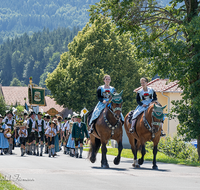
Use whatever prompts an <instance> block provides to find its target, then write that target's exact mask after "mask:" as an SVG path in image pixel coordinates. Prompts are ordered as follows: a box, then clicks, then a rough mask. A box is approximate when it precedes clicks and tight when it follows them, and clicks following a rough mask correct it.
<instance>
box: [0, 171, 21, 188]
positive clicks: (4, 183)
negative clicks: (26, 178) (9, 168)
mask: <svg viewBox="0 0 200 190" xmlns="http://www.w3.org/2000/svg"><path fill="white" fill-rule="evenodd" d="M1 189H2V190H22V189H21V188H19V187H17V186H16V185H14V184H12V182H11V181H9V180H6V179H5V178H4V177H3V176H2V175H1V174H0V190H1Z"/></svg>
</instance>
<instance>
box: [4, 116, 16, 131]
mask: <svg viewBox="0 0 200 190" xmlns="http://www.w3.org/2000/svg"><path fill="white" fill-rule="evenodd" d="M6 119H8V118H6ZM12 121H13V119H11V120H9V119H8V122H7V123H6V129H8V128H10V129H11V126H8V124H10V125H12ZM14 125H16V121H15V120H14Z"/></svg>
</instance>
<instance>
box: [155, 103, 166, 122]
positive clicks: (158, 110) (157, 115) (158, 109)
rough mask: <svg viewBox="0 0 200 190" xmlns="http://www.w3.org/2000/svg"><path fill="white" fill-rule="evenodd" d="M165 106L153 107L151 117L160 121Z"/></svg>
mask: <svg viewBox="0 0 200 190" xmlns="http://www.w3.org/2000/svg"><path fill="white" fill-rule="evenodd" d="M166 106H167V105H165V106H163V107H162V106H160V105H157V104H154V105H153V112H152V116H154V117H155V118H156V119H158V120H162V119H163V117H164V113H163V110H164V109H165V108H166Z"/></svg>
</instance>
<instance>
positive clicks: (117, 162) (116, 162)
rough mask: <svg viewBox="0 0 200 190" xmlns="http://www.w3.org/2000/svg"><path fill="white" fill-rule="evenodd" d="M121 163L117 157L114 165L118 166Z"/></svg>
mask: <svg viewBox="0 0 200 190" xmlns="http://www.w3.org/2000/svg"><path fill="white" fill-rule="evenodd" d="M119 162H120V159H118V158H117V157H116V158H115V159H114V164H115V165H118V164H119Z"/></svg>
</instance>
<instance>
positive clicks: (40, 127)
mask: <svg viewBox="0 0 200 190" xmlns="http://www.w3.org/2000/svg"><path fill="white" fill-rule="evenodd" d="M37 123H38V129H39V132H41V131H42V119H40V120H39V119H38V120H37ZM44 129H46V123H45V121H44Z"/></svg>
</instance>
